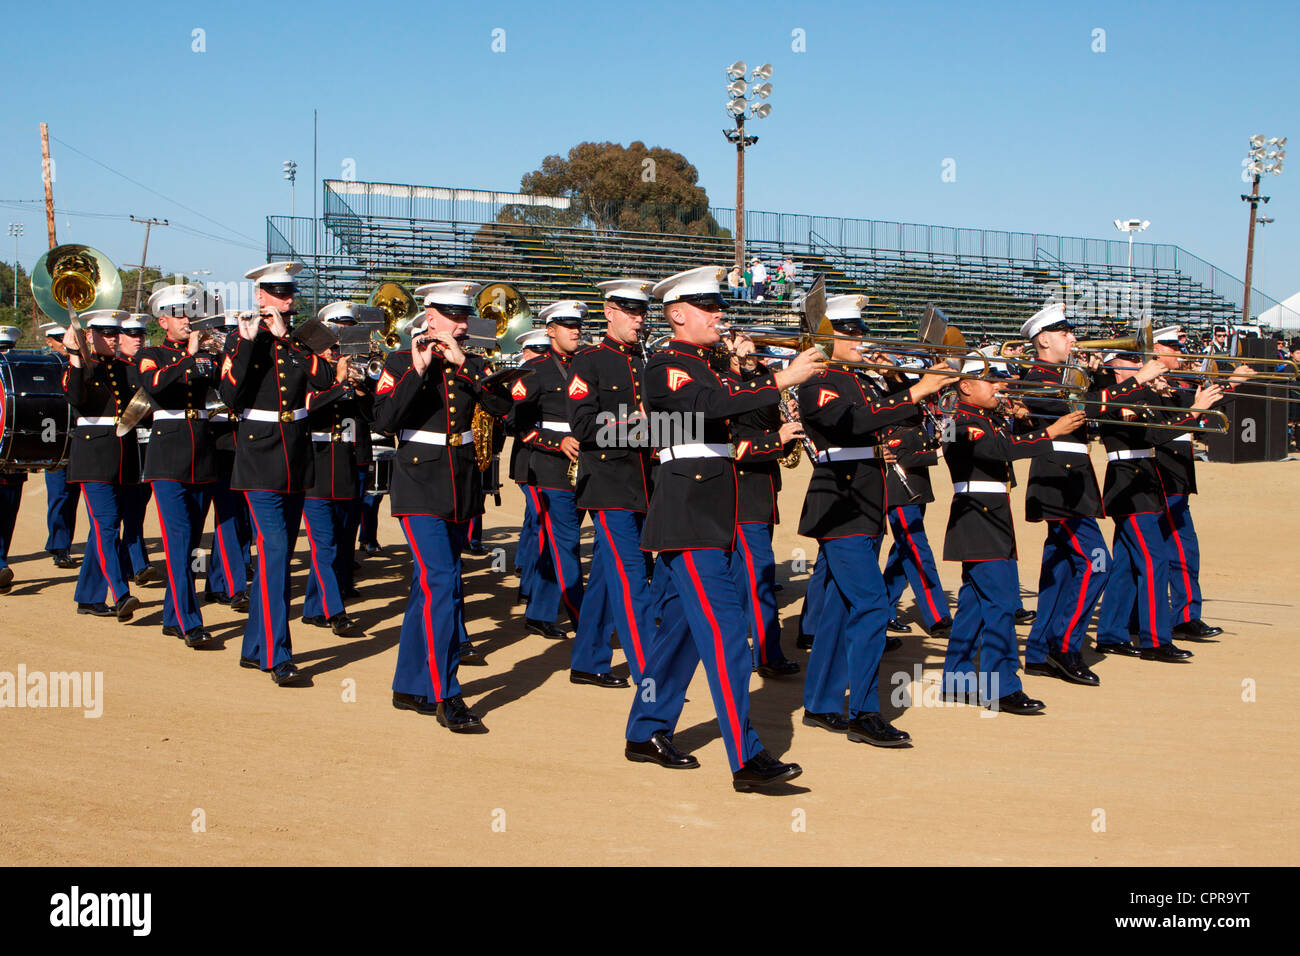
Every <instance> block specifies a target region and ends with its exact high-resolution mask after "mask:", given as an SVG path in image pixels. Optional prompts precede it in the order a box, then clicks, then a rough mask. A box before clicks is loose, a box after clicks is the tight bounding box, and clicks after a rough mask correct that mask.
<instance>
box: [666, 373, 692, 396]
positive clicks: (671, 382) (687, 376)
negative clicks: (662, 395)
mask: <svg viewBox="0 0 1300 956" xmlns="http://www.w3.org/2000/svg"><path fill="white" fill-rule="evenodd" d="M692 381H694V379H692V378H691V373H690V372H688V371H686V370H685V369H681V368H670V369H669V370H668V390H669V391H670V392H675V391H677V390H678V389H679V388H681V387H682V386H683V385H685V384H686V383H687V382H692Z"/></svg>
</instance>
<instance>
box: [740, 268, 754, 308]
mask: <svg viewBox="0 0 1300 956" xmlns="http://www.w3.org/2000/svg"><path fill="white" fill-rule="evenodd" d="M740 290H741V291H740V297H741V298H742V299H744V300H745V301H746V302H748V301H750V300H751V299H753V298H754V273H753V271H752V270H751V269H750V267H749V266H746V267H745V271H744V273H743V274H742V275H741V277H740Z"/></svg>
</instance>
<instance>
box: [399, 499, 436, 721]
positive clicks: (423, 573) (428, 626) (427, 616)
mask: <svg viewBox="0 0 1300 956" xmlns="http://www.w3.org/2000/svg"><path fill="white" fill-rule="evenodd" d="M402 525H403V526H404V527H405V528H406V540H407V542H408V543H409V544H410V545H411V554H412V555H413V556H414V557H415V563H416V564H417V565H418V566H419V568H420V591H421V592H422V593H423V594H424V646H425V648H426V649H427V650H428V652H429V677H430V678H432V680H433V698H434V700H435V701H441V700H442V681H441V680H439V679H438V652H437V650H436V649H435V648H434V646H433V609H432V606H433V595H432V594H431V593H430V592H429V579H428V571H427V569H426V568H425V566H424V559H423V558H422V557H420V548H419V546H418V545H416V543H415V533H414V532H412V531H411V519H410V518H409V517H406V516H403V518H402Z"/></svg>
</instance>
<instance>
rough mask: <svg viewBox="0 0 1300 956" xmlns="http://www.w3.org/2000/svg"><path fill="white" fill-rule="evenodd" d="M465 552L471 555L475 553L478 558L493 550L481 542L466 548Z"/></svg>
mask: <svg viewBox="0 0 1300 956" xmlns="http://www.w3.org/2000/svg"><path fill="white" fill-rule="evenodd" d="M465 553H466V554H469V555H473V556H474V557H476V558H481V557H483V555H485V554H491V553H492V551H491V549H490V548H485V547H484V546H483V545H481V544H473V545H470V546H469V547H468V548H466V549H465Z"/></svg>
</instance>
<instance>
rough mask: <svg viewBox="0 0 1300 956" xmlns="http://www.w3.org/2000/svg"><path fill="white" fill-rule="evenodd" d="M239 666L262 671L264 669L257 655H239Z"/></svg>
mask: <svg viewBox="0 0 1300 956" xmlns="http://www.w3.org/2000/svg"><path fill="white" fill-rule="evenodd" d="M239 666H240V667H247V668H248V669H250V670H255V671H260V670H261V669H262V662H261V661H259V660H258V659H257V658H256V657H244V656H243V655H242V654H241V655H240V657H239Z"/></svg>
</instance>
